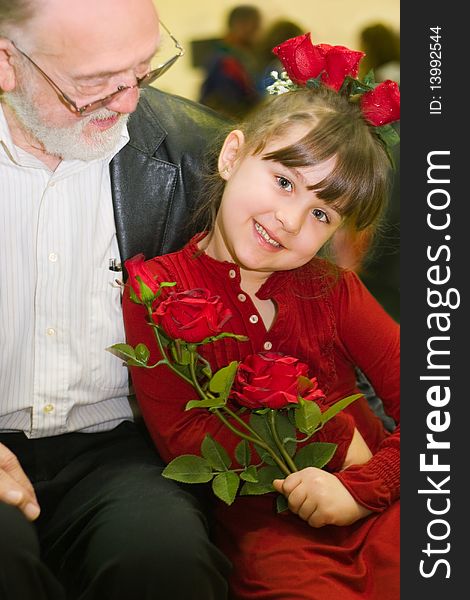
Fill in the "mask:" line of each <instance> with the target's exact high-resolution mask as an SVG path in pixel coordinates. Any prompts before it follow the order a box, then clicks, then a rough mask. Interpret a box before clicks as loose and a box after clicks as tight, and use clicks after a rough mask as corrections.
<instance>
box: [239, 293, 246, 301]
mask: <svg viewBox="0 0 470 600" xmlns="http://www.w3.org/2000/svg"><path fill="white" fill-rule="evenodd" d="M238 299H239V300H240V302H245V300H246V296H245V294H238Z"/></svg>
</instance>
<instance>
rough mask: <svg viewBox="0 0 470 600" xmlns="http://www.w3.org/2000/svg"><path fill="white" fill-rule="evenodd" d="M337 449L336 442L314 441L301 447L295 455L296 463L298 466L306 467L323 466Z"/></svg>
mask: <svg viewBox="0 0 470 600" xmlns="http://www.w3.org/2000/svg"><path fill="white" fill-rule="evenodd" d="M335 450H336V444H330V443H329V442H312V443H311V444H309V445H308V446H304V447H303V448H300V450H299V451H298V452H297V454H296V455H295V464H296V465H297V468H298V469H299V470H300V469H305V468H307V467H317V469H323V467H324V466H325V465H326V464H327V463H328V462H329V461H330V460H331V459H332V458H333V454H334V453H335Z"/></svg>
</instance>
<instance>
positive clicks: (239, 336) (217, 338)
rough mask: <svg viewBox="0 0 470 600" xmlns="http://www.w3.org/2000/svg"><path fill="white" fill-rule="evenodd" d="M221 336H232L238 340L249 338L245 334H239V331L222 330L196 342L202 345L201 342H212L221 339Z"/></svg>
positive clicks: (242, 340)
mask: <svg viewBox="0 0 470 600" xmlns="http://www.w3.org/2000/svg"><path fill="white" fill-rule="evenodd" d="M223 338H233V339H235V340H237V341H238V342H247V341H248V340H249V339H250V338H248V337H247V336H246V335H240V334H239V333H229V332H228V331H224V332H222V333H219V334H217V335H210V336H209V337H206V338H204V339H203V340H202V342H198V344H197V345H198V346H202V345H203V344H210V343H212V342H217V340H221V339H223Z"/></svg>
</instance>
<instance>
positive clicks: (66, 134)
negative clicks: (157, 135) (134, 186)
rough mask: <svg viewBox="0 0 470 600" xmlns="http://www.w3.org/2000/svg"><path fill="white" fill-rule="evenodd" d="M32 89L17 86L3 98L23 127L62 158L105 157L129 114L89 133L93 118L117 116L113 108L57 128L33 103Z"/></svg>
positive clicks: (53, 153) (88, 158)
mask: <svg viewBox="0 0 470 600" xmlns="http://www.w3.org/2000/svg"><path fill="white" fill-rule="evenodd" d="M33 92H34V90H32V89H31V88H29V89H25V88H23V89H22V90H21V89H19V88H18V89H16V90H14V91H13V92H5V93H4V94H3V99H4V100H5V101H6V102H7V103H8V105H9V106H10V108H11V109H12V110H13V111H14V113H15V115H16V117H17V119H18V120H19V121H20V123H21V124H22V126H23V128H24V129H25V130H26V131H27V132H29V134H30V135H32V136H33V137H34V138H35V140H37V141H38V142H39V143H40V144H41V145H42V146H43V147H44V150H45V151H46V152H47V153H48V154H51V155H53V156H58V157H59V158H61V159H62V160H84V161H90V160H94V159H97V158H103V157H104V156H106V155H108V154H109V153H110V152H112V150H113V149H114V148H115V147H116V145H117V143H118V140H119V137H120V135H121V132H122V128H123V126H124V124H125V123H126V122H127V119H128V118H129V115H128V114H123V115H120V117H119V119H118V121H117V122H116V123H115V124H114V125H113V126H112V127H110V128H109V129H106V130H103V131H101V130H98V129H97V130H96V131H94V132H92V133H90V132H89V131H88V132H87V135H86V137H85V136H84V134H83V131H84V129H85V127H86V126H87V124H88V123H89V122H90V121H91V120H95V119H109V118H110V117H112V116H115V115H116V113H115V112H114V111H111V110H108V109H107V108H102V109H99V110H96V111H95V112H93V113H92V114H91V115H88V116H85V117H81V118H80V119H78V120H77V122H76V123H74V124H73V125H67V126H65V127H54V126H52V125H49V124H47V123H46V122H45V121H44V119H43V118H42V117H41V115H40V114H39V112H38V110H37V109H36V106H35V104H34V98H33Z"/></svg>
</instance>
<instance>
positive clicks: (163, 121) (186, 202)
mask: <svg viewBox="0 0 470 600" xmlns="http://www.w3.org/2000/svg"><path fill="white" fill-rule="evenodd" d="M128 130H129V135H130V141H129V143H128V144H126V146H125V147H124V148H123V149H122V150H121V151H120V152H119V153H118V154H117V155H116V156H115V157H114V158H113V160H112V161H111V165H110V172H111V186H112V194H113V203H114V214H115V222H116V231H117V237H118V242H119V249H120V253H121V259H122V261H124V260H126V259H127V258H130V257H131V256H134V255H135V254H138V253H139V252H143V253H144V255H145V257H146V258H151V257H153V256H157V255H159V254H165V253H167V252H173V251H174V250H177V249H179V248H181V247H182V246H183V245H184V244H185V243H186V241H187V240H188V239H189V238H190V237H191V236H192V235H193V234H194V233H195V231H194V228H195V226H194V225H192V226H190V227H188V223H189V222H190V219H191V216H192V214H193V212H194V207H195V205H196V202H197V201H198V199H199V198H200V188H201V171H202V168H203V164H204V163H205V162H206V160H207V156H208V153H209V149H210V148H211V147H212V146H213V145H214V144H216V140H218V138H220V142H222V141H223V135H224V134H225V132H226V130H227V122H226V121H225V120H224V119H223V118H222V117H219V116H218V115H217V114H216V113H214V112H213V111H212V110H210V109H207V108H206V107H204V106H202V105H200V104H196V103H195V102H191V101H190V100H186V99H184V98H180V97H178V96H172V95H170V94H166V93H164V92H161V91H159V90H156V89H154V88H148V89H146V90H144V91H143V92H142V96H141V99H140V101H139V105H138V107H137V110H136V111H135V112H134V113H133V114H132V115H131V117H130V118H129V122H128Z"/></svg>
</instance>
